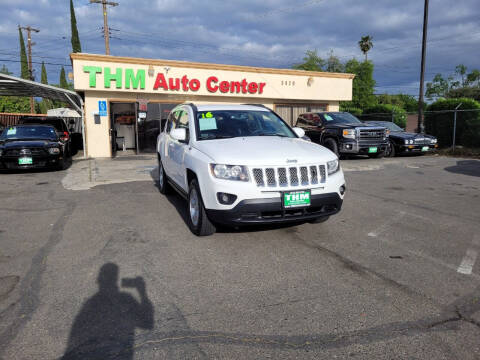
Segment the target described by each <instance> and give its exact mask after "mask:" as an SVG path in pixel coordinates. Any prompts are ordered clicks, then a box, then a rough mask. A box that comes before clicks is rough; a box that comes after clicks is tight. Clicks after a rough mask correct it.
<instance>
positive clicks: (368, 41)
mask: <svg viewBox="0 0 480 360" xmlns="http://www.w3.org/2000/svg"><path fill="white" fill-rule="evenodd" d="M372 40H373V38H372V37H371V36H370V35H367V36H362V39H361V40H360V41H359V42H358V46H360V50H362V52H363V54H364V55H365V61H367V60H368V57H367V53H368V52H369V51H370V49H371V48H372V47H373V43H372Z"/></svg>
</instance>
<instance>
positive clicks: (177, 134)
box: [170, 128, 187, 142]
mask: <svg viewBox="0 0 480 360" xmlns="http://www.w3.org/2000/svg"><path fill="white" fill-rule="evenodd" d="M170 136H171V137H172V138H174V139H175V140H178V141H180V142H185V140H187V130H186V129H185V128H179V129H173V130H172V131H170Z"/></svg>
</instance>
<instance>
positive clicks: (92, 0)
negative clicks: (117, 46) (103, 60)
mask: <svg viewBox="0 0 480 360" xmlns="http://www.w3.org/2000/svg"><path fill="white" fill-rule="evenodd" d="M90 3H91V4H93V3H95V4H102V8H103V37H104V38H105V54H106V55H110V29H109V28H108V16H107V5H110V6H118V3H116V2H111V1H107V0H90Z"/></svg>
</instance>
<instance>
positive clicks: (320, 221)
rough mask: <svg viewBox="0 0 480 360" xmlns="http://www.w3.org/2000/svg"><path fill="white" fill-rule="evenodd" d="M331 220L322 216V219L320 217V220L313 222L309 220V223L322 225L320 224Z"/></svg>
mask: <svg viewBox="0 0 480 360" xmlns="http://www.w3.org/2000/svg"><path fill="white" fill-rule="evenodd" d="M329 218H330V216H322V217H318V218H316V219H313V220H309V221H308V222H309V223H310V224H320V223H323V222H325V221H327V220H328V219H329Z"/></svg>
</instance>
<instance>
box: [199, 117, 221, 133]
mask: <svg viewBox="0 0 480 360" xmlns="http://www.w3.org/2000/svg"><path fill="white" fill-rule="evenodd" d="M207 114H208V113H207ZM202 115H203V114H202ZM198 125H199V127H200V131H204V130H217V120H216V119H215V118H214V117H213V116H212V114H211V113H210V117H201V118H200V119H198Z"/></svg>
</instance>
